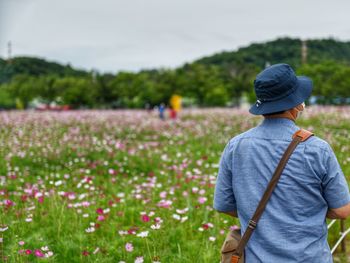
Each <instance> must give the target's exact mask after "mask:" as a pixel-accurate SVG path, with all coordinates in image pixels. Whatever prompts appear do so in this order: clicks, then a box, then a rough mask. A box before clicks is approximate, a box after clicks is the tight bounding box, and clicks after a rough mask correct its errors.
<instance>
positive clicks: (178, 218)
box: [173, 214, 181, 220]
mask: <svg viewBox="0 0 350 263" xmlns="http://www.w3.org/2000/svg"><path fill="white" fill-rule="evenodd" d="M173 218H174V219H176V220H181V216H179V215H178V214H173Z"/></svg>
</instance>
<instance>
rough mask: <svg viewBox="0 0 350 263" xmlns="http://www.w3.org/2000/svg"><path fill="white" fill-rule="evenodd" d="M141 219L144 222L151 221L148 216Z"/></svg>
mask: <svg viewBox="0 0 350 263" xmlns="http://www.w3.org/2000/svg"><path fill="white" fill-rule="evenodd" d="M141 219H142V222H149V220H150V218H149V216H148V215H142V216H141Z"/></svg>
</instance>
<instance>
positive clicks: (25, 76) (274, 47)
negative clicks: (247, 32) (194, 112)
mask: <svg viewBox="0 0 350 263" xmlns="http://www.w3.org/2000/svg"><path fill="white" fill-rule="evenodd" d="M306 45H307V58H306V63H303V64H302V63H301V60H302V50H305V49H303V48H302V41H301V40H300V39H291V38H282V39H277V40H274V41H270V42H266V43H260V44H251V45H249V46H247V47H243V48H240V49H238V50H237V51H232V52H222V53H219V54H214V55H212V56H208V57H205V58H202V59H199V60H196V61H194V62H192V63H187V64H185V65H183V66H181V67H178V68H176V69H152V70H142V71H140V72H137V73H133V72H116V73H115V74H103V73H98V72H92V71H84V70H78V69H75V68H72V67H71V66H70V65H62V64H59V63H55V62H49V61H46V60H44V59H41V58H35V57H15V58H12V59H11V60H3V59H0V109H1V108H15V107H16V108H27V107H30V105H31V103H32V102H33V101H41V102H44V103H48V104H50V103H53V102H55V103H59V104H68V105H70V106H71V107H73V108H142V107H144V106H145V105H150V106H154V105H159V104H160V103H163V102H164V103H167V102H169V99H170V97H171V96H172V95H173V94H178V95H180V96H182V97H184V100H183V102H184V104H187V105H197V106H205V107H208V106H227V105H238V104H239V101H240V100H241V98H242V97H245V98H247V99H248V100H249V101H250V102H254V101H255V100H256V97H255V94H254V90H253V81H254V78H255V76H256V74H258V73H259V72H260V71H261V70H262V69H263V68H264V67H265V66H266V65H268V64H274V63H280V62H285V63H289V64H291V65H292V66H293V68H294V69H295V70H296V73H297V74H298V75H306V76H309V77H310V78H312V79H313V81H314V90H313V95H314V96H317V102H318V103H324V104H350V89H349V87H350V42H341V41H337V40H334V39H325V40H308V41H307V42H306Z"/></svg>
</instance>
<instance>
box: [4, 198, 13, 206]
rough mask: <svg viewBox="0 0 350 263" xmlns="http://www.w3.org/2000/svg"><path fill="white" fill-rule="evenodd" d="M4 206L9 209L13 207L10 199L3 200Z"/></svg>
mask: <svg viewBox="0 0 350 263" xmlns="http://www.w3.org/2000/svg"><path fill="white" fill-rule="evenodd" d="M4 204H5V206H7V207H10V206H13V205H14V203H13V202H12V201H11V200H10V199H5V200H4Z"/></svg>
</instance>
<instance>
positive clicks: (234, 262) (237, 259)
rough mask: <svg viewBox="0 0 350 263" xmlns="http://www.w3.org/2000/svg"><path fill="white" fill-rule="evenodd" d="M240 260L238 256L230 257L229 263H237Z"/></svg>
mask: <svg viewBox="0 0 350 263" xmlns="http://www.w3.org/2000/svg"><path fill="white" fill-rule="evenodd" d="M240 258H241V257H240V256H237V255H232V257H231V263H238V262H239V259H240Z"/></svg>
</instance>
